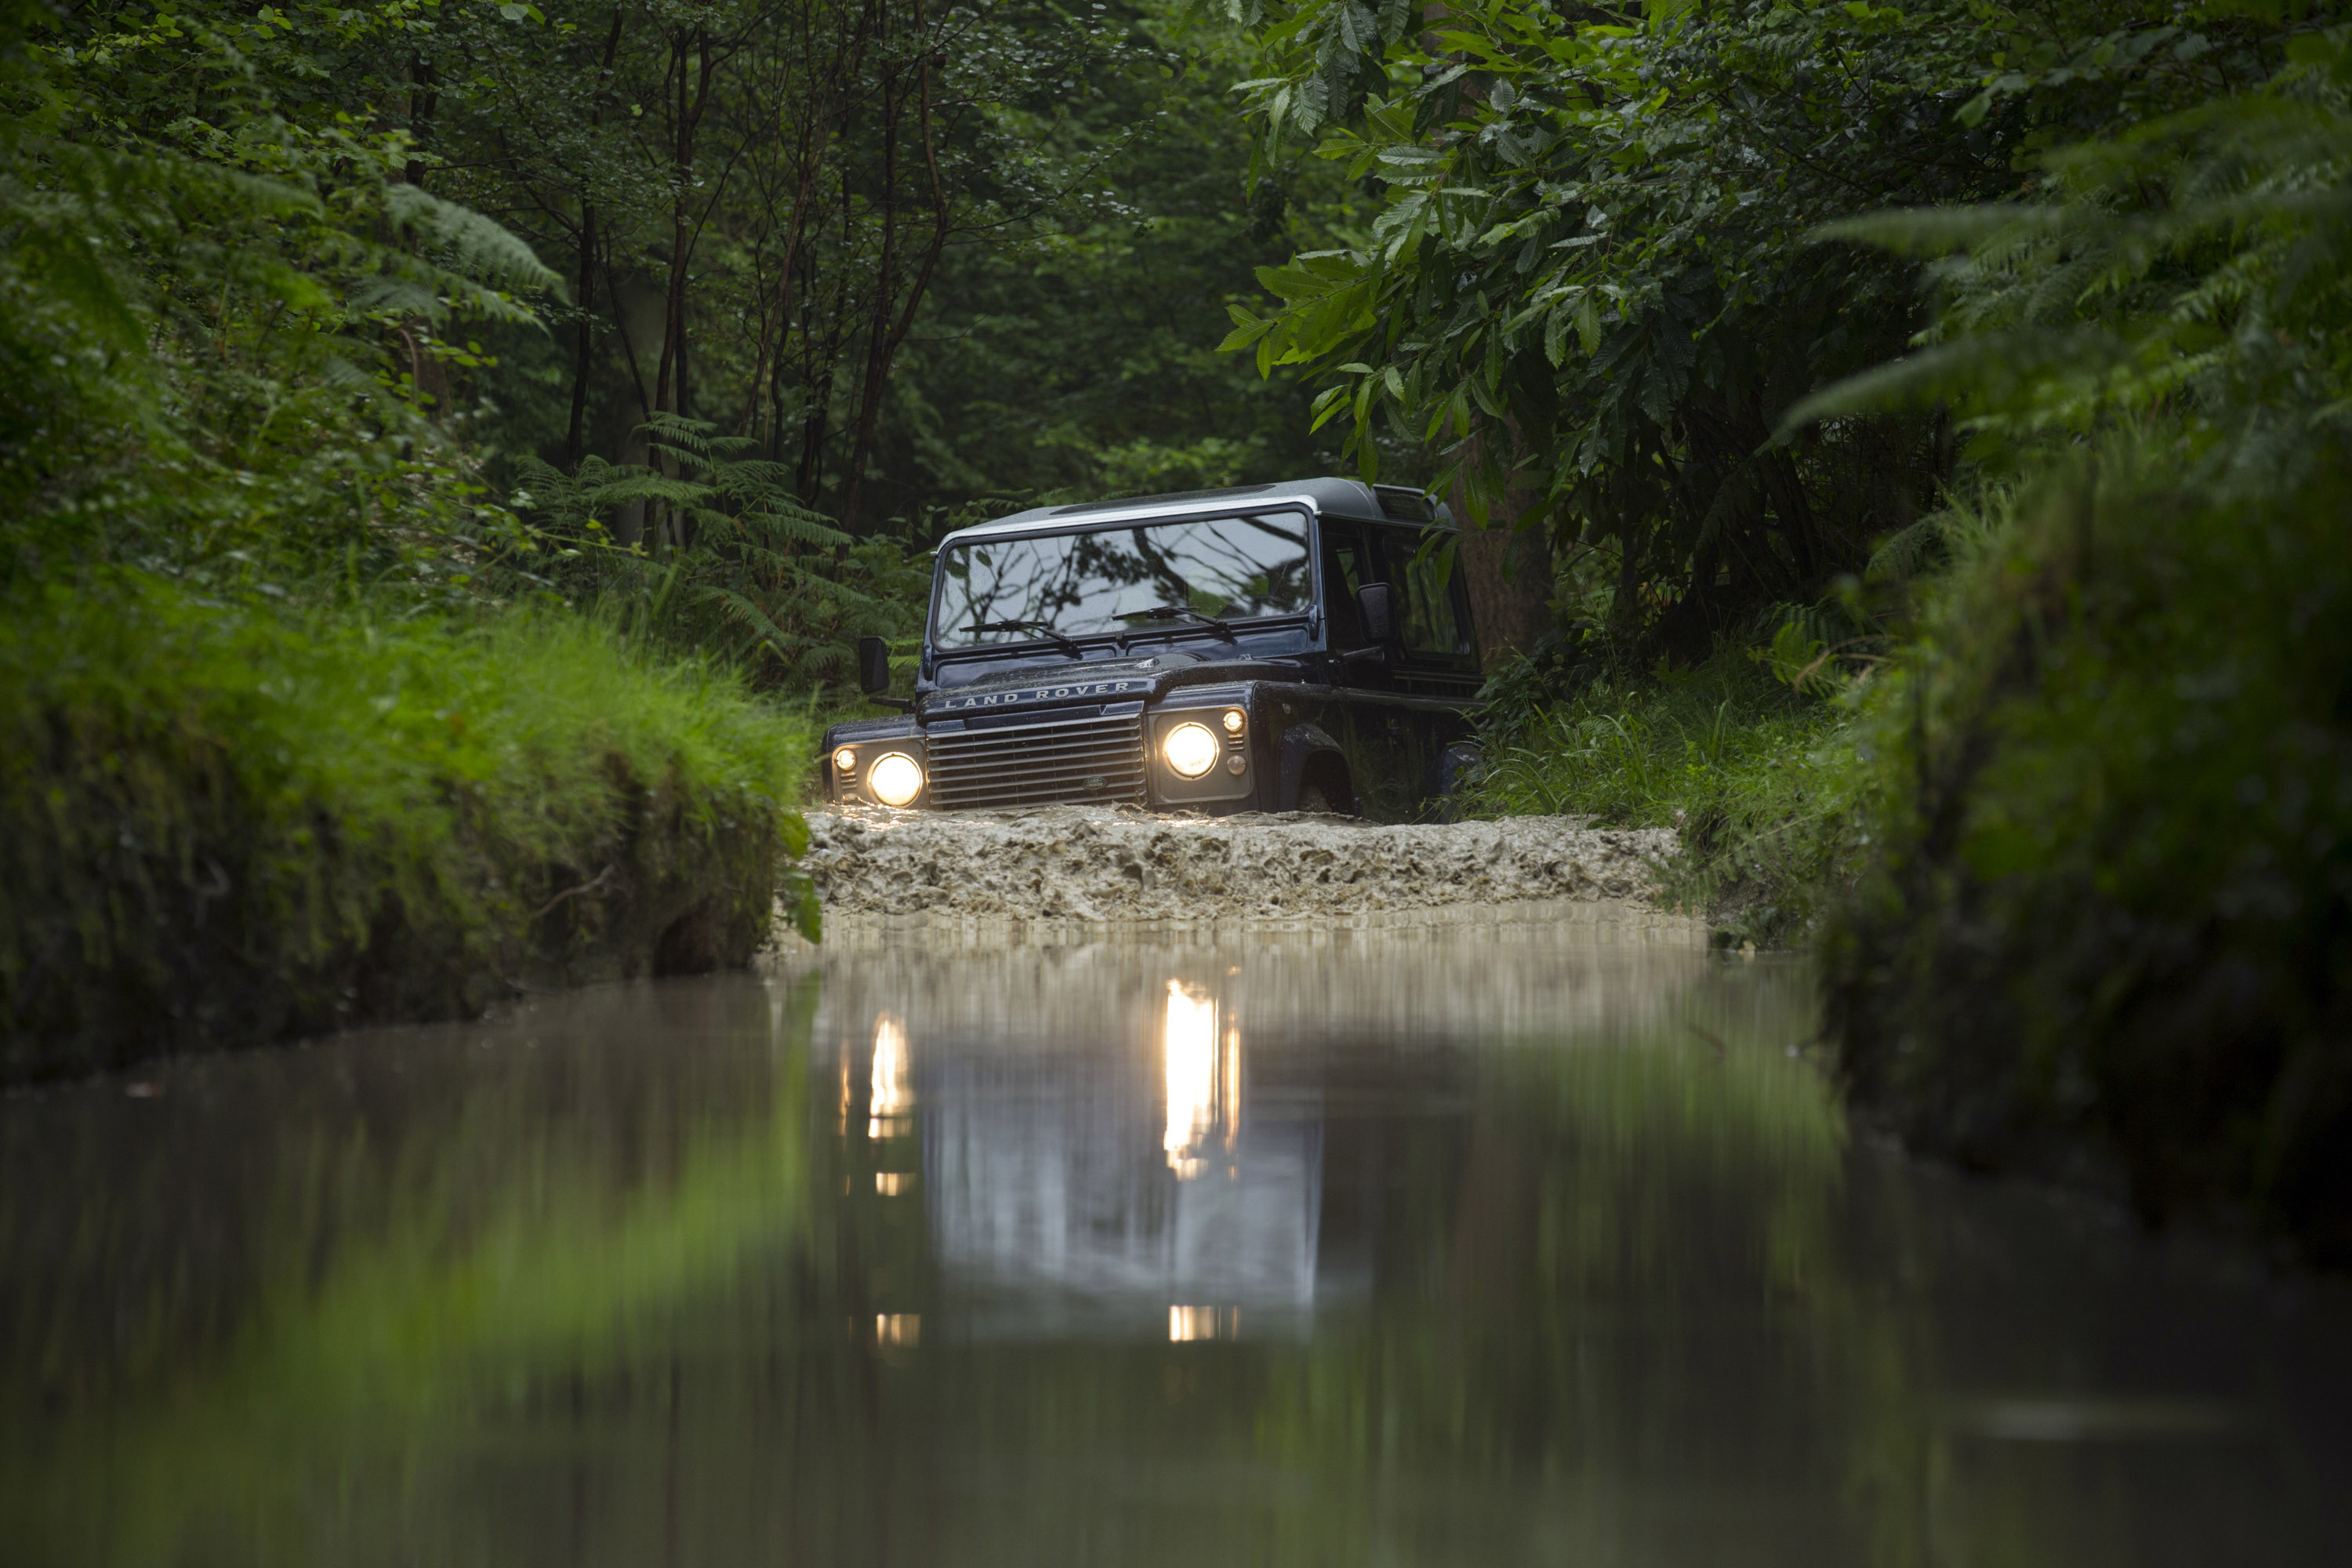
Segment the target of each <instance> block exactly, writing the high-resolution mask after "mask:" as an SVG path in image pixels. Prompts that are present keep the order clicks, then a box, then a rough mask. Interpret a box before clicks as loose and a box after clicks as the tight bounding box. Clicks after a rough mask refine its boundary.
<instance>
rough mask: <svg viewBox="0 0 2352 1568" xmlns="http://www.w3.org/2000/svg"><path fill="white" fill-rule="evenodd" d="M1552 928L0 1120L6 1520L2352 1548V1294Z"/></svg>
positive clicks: (234, 1550) (848, 999) (7, 1107)
mask: <svg viewBox="0 0 2352 1568" xmlns="http://www.w3.org/2000/svg"><path fill="white" fill-rule="evenodd" d="M1563 921H1564V922H1565V923H1557V924H1541V923H1538V922H1537V921H1532V920H1529V921H1522V922H1520V923H1517V924H1509V923H1503V924H1496V925H1493V926H1490V927H1481V928H1478V929H1475V930H1469V931H1453V932H1448V931H1418V932H1416V931H1401V932H1388V933H1372V934H1363V935H1357V936H1349V935H1345V934H1341V935H1339V936H1333V935H1331V934H1330V933H1298V934H1296V935H1283V936H1276V937H1259V936H1254V937H1252V938H1250V939H1248V940H1247V941H1222V940H1213V939H1200V940H1181V941H1179V940H1170V941H1164V942H1129V943H1096V944H1061V945H1056V944H1055V943H1052V942H1041V943H1035V944H1033V945H1030V946H1026V947H1023V948H1019V949H1015V950H1012V951H986V950H975V951H958V950H956V949H954V948H953V947H952V946H950V945H945V944H941V943H931V944H929V945H926V946H922V947H913V946H909V947H905V948H894V947H871V948H867V949H865V950H862V951H861V950H858V949H856V948H855V947H848V948H845V949H843V950H838V951H835V952H827V953H824V954H821V955H819V956H817V957H814V958H813V959H810V960H808V961H806V962H805V963H802V964H801V965H799V966H798V967H796V968H793V969H791V970H787V971H784V972H780V973H777V974H774V975H772V976H770V977H768V978H766V979H764V980H761V979H752V978H742V977H737V978H722V979H717V980H711V981H707V982H694V983H685V984H659V985H641V986H635V987H616V988H613V989H609V990H605V991H601V992H592V993H584V994H578V995H573V996H565V997H561V998H549V999H546V1000H544V1001H541V1002H537V1003H533V1004H531V1005H527V1006H522V1007H519V1008H517V1009H516V1010H514V1011H513V1012H511V1013H509V1014H508V1015H506V1016H503V1017H501V1018H499V1019H498V1020H495V1021H493V1022H491V1023H489V1024H486V1025H477V1026H457V1027H449V1028H435V1029H414V1030H394V1031H383V1032H378V1033H374V1034H371V1035H366V1036H354V1037H347V1038H344V1039H341V1040H335V1041H330V1042H323V1043H320V1044H318V1045H315V1046H313V1047H310V1048H307V1049H303V1050H299V1051H283V1052H261V1053H253V1054H250V1055H246V1056H234V1057H221V1058H209V1059H203V1060H194V1061H185V1062H179V1063H173V1064H169V1065H167V1066H166V1067H164V1068H158V1069H154V1070H152V1071H144V1072H142V1074H141V1075H140V1081H141V1083H142V1085H152V1086H153V1088H154V1089H156V1091H157V1092H155V1093H153V1094H152V1095H148V1096H143V1097H140V1098H132V1097H131V1096H130V1095H129V1094H127V1093H126V1092H125V1089H124V1087H123V1085H122V1084H121V1081H120V1080H99V1081H96V1082H92V1083H89V1084H82V1085H73V1086H65V1087H62V1088H54V1089H48V1090H46V1091H44V1093H42V1094H41V1095H40V1096H38V1097H35V1096H30V1095H26V1096H18V1097H14V1098H11V1099H8V1100H0V1559H5V1561H6V1562H7V1563H10V1564H11V1565H12V1568H13V1564H14V1563H17V1562H24V1563H37V1564H44V1565H47V1564H56V1565H59V1568H83V1565H85V1564H91V1565H95V1564H138V1565H146V1564H154V1565H156V1568H163V1565H166V1564H169V1565H173V1568H178V1565H187V1568H205V1565H208V1564H213V1563H219V1564H237V1565H239V1568H245V1565H252V1568H274V1565H275V1564H278V1563H286V1564H297V1563H299V1564H313V1563H332V1564H335V1565H336V1568H347V1565H348V1568H375V1565H376V1564H383V1565H385V1568H391V1565H392V1564H395V1563H452V1564H475V1563H479V1564H485V1565H488V1564H498V1565H499V1568H541V1565H547V1568H556V1565H575V1564H576V1565H590V1564H593V1565H598V1568H601V1565H604V1564H608V1563H609V1564H612V1565H614V1568H639V1565H642V1564H646V1563H678V1564H696V1565H700V1564H709V1565H711V1568H719V1565H722V1564H723V1565H726V1568H734V1565H736V1564H746V1563H769V1562H776V1563H795V1562H797V1563H825V1564H829V1565H841V1568H901V1565H904V1568H929V1565H931V1564H943V1565H960V1564H971V1565H974V1568H979V1565H1001V1568H1013V1565H1020V1568H1027V1565H1029V1564H1065V1563H1066V1564H1074V1565H1075V1564H1094V1563H1119V1564H1121V1565H1122V1568H1124V1565H1128V1564H1137V1565H1142V1568H1156V1565H1158V1564H1163V1563H1164V1564H1170V1565H1171V1568H1172V1565H1174V1564H1179V1563H1186V1564H1189V1563H1199V1562H1202V1561H1209V1562H1220V1561H1226V1560H1234V1561H1244V1562H1254V1563H1280V1564H1284V1565H1286V1568H1287V1565H1289V1564H1302V1565H1309V1568H1312V1565H1318V1564H1324V1563H1330V1564H1335V1565H1336V1564H1349V1565H1356V1564H1361V1563H1368V1562H1377V1563H1399V1564H1415V1565H1429V1568H1440V1565H1450V1564H1462V1565H1464V1568H1469V1565H1473V1564H1475V1565H1476V1568H1496V1565H1509V1564H1517V1563H1559V1562H1569V1563H1622V1564H1627V1565H1632V1568H1648V1565H1658V1568H1668V1565H1672V1568H1680V1565H1684V1564H1689V1565H1694V1568H1695V1565H1699V1564H1708V1565H1712V1564H1717V1563H1739V1564H1743V1565H1747V1564H1789V1565H1790V1568H1795V1565H1799V1564H1802V1565H1804V1568H1823V1565H1827V1568H1842V1565H1846V1564H1853V1565H1855V1568H1865V1565H1867V1568H1879V1565H1882V1564H1899V1563H1916V1564H1920V1565H1922V1568H1942V1565H1955V1568H1958V1565H1975V1564H1990V1563H2001V1564H2016V1565H2019V1568H2044V1565H2046V1568H2061V1565H2063V1568H2111V1565H2112V1568H2123V1565H2125V1564H2131V1565H2134V1568H2138V1565H2141V1564H2155V1565H2158V1568H2171V1565H2174V1564H2179V1565H2181V1568H2188V1565H2190V1564H2196V1565H2200V1568H2202V1565H2203V1564H2208V1563H2225V1562H2226V1563H2238V1562H2245V1563H2263V1564H2269V1563H2291V1564H2300V1563H2312V1564H2320V1563H2340V1562H2344V1561H2347V1560H2352V1513H2347V1510H2352V1501H2347V1489H2345V1488H2344V1487H2342V1486H2341V1484H2340V1481H2341V1478H2342V1477H2343V1476H2344V1475H2345V1474H2347V1473H2352V1415H2348V1414H2347V1413H2352V1364H2347V1362H2352V1307H2347V1302H2346V1300H2344V1293H2343V1292H2342V1291H2340V1290H2337V1289H2334V1288H2332V1287H2322V1286H2313V1285H2310V1284H2308V1283H2300V1284H2299V1283H2296V1282H2294V1281H2293V1280H2291V1279H2289V1280H2284V1281H2282V1280H2278V1279H2270V1278H2266V1277H2265V1276H2263V1274H2262V1273H2261V1272H2260V1271H2259V1270H2258V1269H2254V1268H2244V1267H2238V1266H2231V1265H2228V1264H2226V1262H2224V1263H2223V1264H2220V1265H2217V1264H2215V1263H2214V1262H2213V1261H2212V1260H2211V1259H2210V1258H2208V1257H2207V1256H2206V1255H2204V1254H2202V1253H2200V1252H2198V1251H2196V1250H2195V1249H2181V1248H2176V1247H2168V1246H2166V1245H2163V1244H2157V1243H2150V1242H2148V1241H2147V1240H2145V1239H2144V1238H2142V1237H2140V1236H2139V1235H2138V1234H2137V1232H2136V1231H2134V1230H2133V1229H2131V1228H2130V1227H2129V1226H2127V1225H2121V1224H2117V1223H2114V1222H2113V1221H2112V1220H2111V1219H2109V1218H2108V1217H2106V1216H2105V1215H2101V1214H2100V1213H2098V1212H2097V1211H2095V1210H2089V1209H2086V1208H2085V1207H2084V1205H2079V1204H2074V1203H2071V1202H2061V1201H2055V1200H2053V1199H2050V1198H2048V1197H2046V1196H2043V1195H2041V1194H2034V1193H2032V1192H2030V1191H2024V1190H2019V1189H2008V1188H2000V1187H1993V1186H1990V1185H1985V1184H1973V1183H1969V1182H1967V1181H1964V1180H1961V1179H1959V1178H1958V1177H1955V1176H1952V1175H1950V1174H1948V1173H1944V1172H1940V1171H1937V1170H1934V1169H1929V1168H1923V1167H1919V1166H1916V1165H1914V1164H1912V1163H1908V1162H1906V1161H1905V1160H1903V1159H1901V1158H1900V1157H1898V1156H1895V1155H1892V1154H1890V1153H1888V1152H1885V1151H1884V1150H1881V1149H1878V1148H1876V1147H1875V1146H1874V1145H1873V1144H1871V1143H1870V1142H1868V1141H1866V1140H1861V1139H1857V1138H1854V1137H1853V1136H1851V1135H1850V1134H1849V1131H1848V1129H1847V1126H1846V1123H1845V1121H1844V1120H1843V1117H1842V1115H1841V1114H1840V1112H1839V1110H1838V1107H1837V1101H1836V1098H1835V1094H1834V1090H1833V1089H1832V1086H1831V1084H1830V1083H1829V1082H1828V1080H1827V1078H1826V1075H1825V1074H1824V1072H1823V1071H1822V1068H1821V1067H1820V1066H1819V1065H1818V1064H1817V1063H1816V1062H1814V1061H1813V1060H1811V1059H1810V1058H1808V1057H1807V1055H1806V1054H1805V1051H1804V1050H1803V1048H1802V1047H1803V1043H1804V1042H1805V1041H1806V1040H1808V1039H1809V1038H1810V1037H1811V1031H1812V1027H1813V1024H1812V1014H1811V1006H1812V1003H1811V984H1810V982H1809V980H1808V979H1807V977H1806V976H1805V974H1804V973H1803V972H1802V970H1801V968H1799V967H1797V966H1795V965H1793V964H1790V963H1774V962H1771V961H1769V960H1767V961H1759V962H1756V963H1740V962H1738V961H1736V960H1734V961H1729V962H1726V961H1723V960H1720V959H1717V958H1713V957H1710V956H1709V955H1708V954H1706V952H1704V951H1703V950H1700V949H1698V948H1696V947H1695V946H1694V945H1692V943H1691V942H1689V940H1688V932H1687V931H1686V930H1685V931H1679V932H1677V931H1675V930H1673V929H1670V928H1668V927H1666V926H1664V925H1644V926H1628V927H1626V928H1623V929H1618V930H1592V929H1579V928H1577V927H1576V926H1575V925H1574V924H1573V922H1572V921H1569V920H1567V918H1566V917H1563ZM1171 982H1172V983H1173V984H1172V985H1171ZM2330 1476H2334V1477H2336V1478H2337V1480H2336V1481H2333V1482H2331V1481H2329V1480H2328V1479H2327V1478H2328V1477H2330Z"/></svg>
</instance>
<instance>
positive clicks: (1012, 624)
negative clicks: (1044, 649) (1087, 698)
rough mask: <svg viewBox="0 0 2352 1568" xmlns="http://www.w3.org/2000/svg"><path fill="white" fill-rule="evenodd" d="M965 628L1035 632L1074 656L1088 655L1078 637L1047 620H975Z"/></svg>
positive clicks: (969, 629) (978, 630)
mask: <svg viewBox="0 0 2352 1568" xmlns="http://www.w3.org/2000/svg"><path fill="white" fill-rule="evenodd" d="M964 630H966V631H968V632H1035V633H1036V634H1037V635H1038V636H1039V637H1043V638H1044V639H1045V641H1047V642H1049V643H1052V644H1053V645H1054V646H1055V647H1057V648H1060V649H1061V650H1062V651H1063V652H1064V653H1066V654H1068V655H1069V656H1070V657H1071V658H1086V657H1087V650H1086V649H1084V648H1082V647H1079V646H1078V644H1077V639H1076V638H1075V637H1064V636H1063V635H1062V634H1061V633H1060V632H1057V631H1055V629H1054V627H1053V625H1052V623H1050V622H1047V621H974V622H972V623H971V625H970V626H966V627H965V628H964Z"/></svg>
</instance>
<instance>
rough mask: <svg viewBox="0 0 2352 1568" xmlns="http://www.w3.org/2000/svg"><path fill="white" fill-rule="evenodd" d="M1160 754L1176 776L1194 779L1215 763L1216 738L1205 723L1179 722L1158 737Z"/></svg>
mask: <svg viewBox="0 0 2352 1568" xmlns="http://www.w3.org/2000/svg"><path fill="white" fill-rule="evenodd" d="M1160 755H1161V756H1162V757H1164V758H1166V759H1167V761H1168V765H1169V766H1170V767H1171V768H1172V769H1174V770H1175V772H1176V774H1177V776H1178V777H1180V778H1188V779H1196V778H1199V777H1200V776H1201V775H1202V773H1207V772H1208V771H1209V770H1210V769H1211V768H1213V767H1215V766H1216V765H1217V738H1216V737H1215V736H1214V735H1212V734H1211V733H1209V727H1208V726H1207V725H1206V724H1179V725H1177V726H1176V727H1175V728H1174V729H1173V730H1171V731H1168V733H1166V734H1165V735H1162V736H1161V737H1160Z"/></svg>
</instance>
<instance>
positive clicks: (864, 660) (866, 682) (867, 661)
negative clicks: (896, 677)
mask: <svg viewBox="0 0 2352 1568" xmlns="http://www.w3.org/2000/svg"><path fill="white" fill-rule="evenodd" d="M857 689H858V690H860V691H863V692H864V693H866V696H868V697H871V696H873V695H874V694H875V693H877V692H879V691H887V690H889V689H890V645H889V644H888V643H886V642H884V641H883V640H882V639H881V638H880V637H859V638H858V639H857Z"/></svg>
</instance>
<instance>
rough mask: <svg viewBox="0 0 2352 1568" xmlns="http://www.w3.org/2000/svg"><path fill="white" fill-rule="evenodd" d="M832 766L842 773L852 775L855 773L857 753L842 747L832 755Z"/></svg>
mask: <svg viewBox="0 0 2352 1568" xmlns="http://www.w3.org/2000/svg"><path fill="white" fill-rule="evenodd" d="M833 765H834V766H835V767H836V768H839V769H840V770H841V771H842V772H843V773H856V771H857V753H856V752H853V751H851V750H850V749H849V748H848V747H847V746H844V747H842V748H841V750H839V751H837V752H834V753H833Z"/></svg>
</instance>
